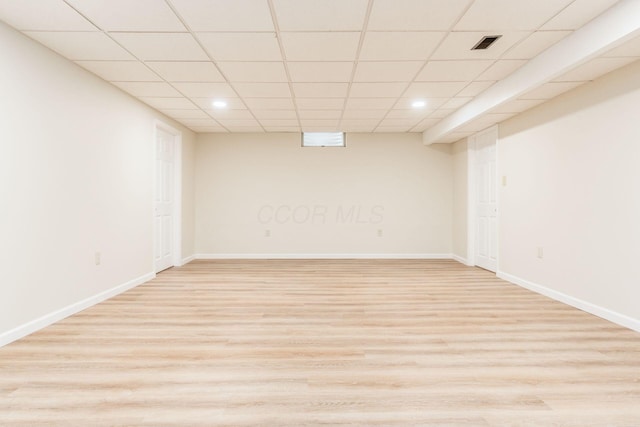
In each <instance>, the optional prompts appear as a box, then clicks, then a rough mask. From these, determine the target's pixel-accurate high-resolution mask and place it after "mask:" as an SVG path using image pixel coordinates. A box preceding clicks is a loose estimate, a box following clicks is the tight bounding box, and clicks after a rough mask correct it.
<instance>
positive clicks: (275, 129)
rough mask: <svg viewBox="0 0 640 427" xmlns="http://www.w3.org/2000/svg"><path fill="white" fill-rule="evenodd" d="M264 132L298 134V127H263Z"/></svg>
mask: <svg viewBox="0 0 640 427" xmlns="http://www.w3.org/2000/svg"><path fill="white" fill-rule="evenodd" d="M264 130H265V131H267V132H274V133H277V132H287V133H292V132H296V133H300V127H299V126H264Z"/></svg>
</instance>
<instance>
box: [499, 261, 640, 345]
mask: <svg viewBox="0 0 640 427" xmlns="http://www.w3.org/2000/svg"><path fill="white" fill-rule="evenodd" d="M497 276H498V277H499V278H501V279H504V280H506V281H508V282H511V283H513V284H515V285H518V286H522V287H523V288H526V289H529V290H530V291H533V292H536V293H538V294H541V295H544V296H547V297H549V298H551V299H554V300H556V301H560V302H562V303H565V304H568V305H570V306H572V307H575V308H578V309H580V310H582V311H586V312H587V313H591V314H593V315H595V316H598V317H601V318H603V319H606V320H609V321H610V322H613V323H616V324H618V325H620V326H624V327H625V328H629V329H633V330H634V331H637V332H640V319H634V318H633V317H629V316H626V315H624V314H620V313H617V312H615V311H612V310H609V309H608V308H604V307H601V306H599V305H596V304H593V303H590V302H588V301H584V300H581V299H579V298H575V297H572V296H571V295H567V294H564V293H562V292H559V291H556V290H554V289H551V288H548V287H546V286H542V285H538V284H537V283H533V282H529V281H528V280H525V279H521V278H520V277H517V276H514V275H512V274H509V273H505V272H504V271H498V274H497Z"/></svg>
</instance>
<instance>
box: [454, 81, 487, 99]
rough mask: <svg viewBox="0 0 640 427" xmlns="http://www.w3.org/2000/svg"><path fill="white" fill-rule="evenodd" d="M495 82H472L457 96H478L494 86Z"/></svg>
mask: <svg viewBox="0 0 640 427" xmlns="http://www.w3.org/2000/svg"><path fill="white" fill-rule="evenodd" d="M494 83H495V82H471V83H469V84H468V85H467V86H466V87H465V88H464V89H462V90H461V91H460V92H459V93H458V94H457V96H462V97H464V96H476V95H479V94H480V93H482V92H484V91H485V90H487V89H488V88H489V87H491V86H493V84H494Z"/></svg>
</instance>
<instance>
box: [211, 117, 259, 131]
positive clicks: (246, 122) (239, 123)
mask: <svg viewBox="0 0 640 427" xmlns="http://www.w3.org/2000/svg"><path fill="white" fill-rule="evenodd" d="M218 122H220V124H221V125H223V126H224V127H227V128H233V127H235V128H238V127H241V128H246V127H260V123H258V122H257V121H256V120H254V119H241V120H236V119H220V120H218ZM230 130H231V129H230Z"/></svg>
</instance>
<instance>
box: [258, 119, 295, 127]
mask: <svg viewBox="0 0 640 427" xmlns="http://www.w3.org/2000/svg"><path fill="white" fill-rule="evenodd" d="M260 124H262V126H264V127H265V128H267V127H268V128H275V127H279V128H282V127H287V128H297V127H298V120H272V119H266V120H260Z"/></svg>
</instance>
